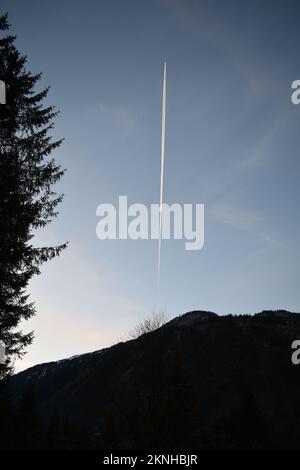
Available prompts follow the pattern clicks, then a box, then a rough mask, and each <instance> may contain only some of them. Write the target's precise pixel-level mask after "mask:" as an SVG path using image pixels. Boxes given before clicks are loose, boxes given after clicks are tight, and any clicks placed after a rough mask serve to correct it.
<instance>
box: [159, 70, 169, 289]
mask: <svg viewBox="0 0 300 470" xmlns="http://www.w3.org/2000/svg"><path fill="white" fill-rule="evenodd" d="M166 95H167V63H166V62H165V63H164V83H163V97H162V120H161V167H160V200H159V238H158V266H157V279H158V281H159V276H160V252H161V238H162V215H163V211H162V209H163V196H164V165H165V139H166V103H167V96H166Z"/></svg>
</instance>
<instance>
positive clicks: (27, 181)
mask: <svg viewBox="0 0 300 470" xmlns="http://www.w3.org/2000/svg"><path fill="white" fill-rule="evenodd" d="M8 29H9V24H8V21H7V15H0V80H1V81H2V82H4V84H5V88H6V103H5V104H0V340H1V341H3V342H4V343H5V345H6V363H5V364H0V379H1V378H3V377H5V376H6V375H7V374H9V373H10V372H11V370H12V365H13V359H14V358H15V357H20V356H22V354H24V352H25V349H26V347H27V346H28V345H29V344H30V343H31V342H32V339H33V334H32V333H29V334H24V333H23V332H22V331H20V330H18V326H19V324H20V322H21V321H22V320H27V319H29V318H30V317H32V316H33V315H34V314H35V307H34V304H33V303H32V302H31V301H30V299H29V295H28V292H27V287H28V282H29V281H30V279H31V278H32V276H34V275H37V274H39V273H40V266H41V264H42V263H43V262H45V261H47V260H49V259H51V258H53V257H55V256H57V255H59V254H60V253H61V251H62V249H63V248H65V246H66V244H61V245H58V246H46V247H37V246H35V244H34V242H33V236H34V232H35V230H36V229H39V228H42V227H45V226H46V225H47V224H48V223H49V222H50V221H51V220H52V218H53V217H55V216H56V215H57V212H56V209H57V205H58V204H59V203H60V202H61V200H62V195H61V194H57V193H56V192H55V191H54V190H53V185H54V184H55V183H56V182H58V181H59V180H60V178H61V177H62V175H63V174H64V170H62V169H61V167H60V166H59V165H57V164H56V163H55V161H54V159H53V158H51V154H52V152H53V150H55V149H56V148H57V147H59V145H60V144H61V142H62V140H56V141H55V140H53V138H52V137H51V129H52V128H53V120H54V118H55V117H56V115H57V112H56V111H55V109H54V107H52V106H45V105H44V104H43V102H44V100H45V98H46V96H47V93H48V88H47V89H44V90H43V91H39V92H37V91H35V88H36V85H37V83H38V81H39V79H40V77H41V74H36V75H34V74H32V73H31V72H29V71H28V70H27V69H26V57H24V56H22V55H21V54H20V52H19V51H18V50H17V48H16V46H15V40H16V37H15V36H12V35H10V34H9V33H8V31H7V30H8Z"/></svg>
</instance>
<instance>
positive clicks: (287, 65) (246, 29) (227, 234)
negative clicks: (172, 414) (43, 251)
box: [1, 0, 300, 370]
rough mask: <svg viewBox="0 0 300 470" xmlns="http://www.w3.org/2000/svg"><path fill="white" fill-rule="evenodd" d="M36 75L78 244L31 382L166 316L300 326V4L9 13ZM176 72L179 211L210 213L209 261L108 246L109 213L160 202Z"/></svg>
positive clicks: (50, 303) (53, 296)
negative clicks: (299, 96) (200, 208)
mask: <svg viewBox="0 0 300 470" xmlns="http://www.w3.org/2000/svg"><path fill="white" fill-rule="evenodd" d="M1 3H2V8H3V9H4V11H8V13H9V20H10V22H11V23H12V25H13V26H12V30H11V31H12V32H13V33H15V34H17V36H18V38H17V47H18V48H19V49H20V50H21V51H22V52H23V53H25V54H27V55H28V68H29V69H30V70H31V71H32V72H34V73H35V72H39V71H42V72H43V80H42V82H41V83H40V87H43V86H46V85H48V84H50V85H51V90H50V93H49V97H48V102H49V103H50V104H54V105H55V106H56V107H57V108H58V109H59V110H60V111H61V114H60V116H59V118H58V119H57V121H56V128H55V136H57V137H60V136H64V137H65V139H66V140H65V142H64V144H63V146H62V147H61V148H60V149H59V150H57V151H56V152H55V155H54V156H55V158H56V159H57V160H58V161H59V162H61V164H62V165H63V166H64V167H66V168H67V173H66V175H65V177H64V178H63V180H62V181H61V183H60V184H59V185H58V186H57V190H60V191H62V192H64V193H65V199H64V202H63V204H62V205H61V206H60V215H59V217H58V218H57V219H56V220H55V221H54V222H53V223H52V224H51V225H50V226H48V227H47V228H46V229H45V230H43V231H42V232H41V233H39V234H38V235H37V243H60V242H63V241H65V240H68V241H69V248H68V249H67V250H66V251H65V252H64V253H63V254H62V256H61V257H60V258H59V259H56V260H54V261H51V262H49V263H48V264H47V265H45V266H44V267H43V269H42V274H41V276H39V277H38V278H35V279H34V280H33V281H32V283H31V286H30V290H31V293H32V300H34V301H36V307H37V316H36V318H35V319H33V320H32V321H30V322H27V323H26V324H25V325H23V328H24V330H26V331H27V330H30V329H34V330H35V341H34V344H33V345H32V346H31V347H30V348H29V352H28V354H27V356H26V357H25V358H24V360H23V361H22V363H20V362H18V363H17V370H20V369H23V368H26V367H28V366H31V365H33V364H36V363H40V362H45V361H50V360H57V359H61V358H63V357H66V356H70V355H73V354H79V353H84V352H87V351H92V350H95V349H100V348H102V347H105V346H109V345H111V344H112V343H115V342H116V341H118V338H120V337H121V336H122V334H124V333H125V332H126V331H128V330H130V329H131V328H132V327H133V326H134V325H135V324H136V322H137V321H138V320H139V319H141V318H143V316H145V315H146V314H147V313H149V312H151V310H152V309H154V308H158V307H160V306H164V307H165V308H166V309H167V311H168V312H169V314H170V317H173V316H176V315H178V314H180V313H184V312H186V311H188V310H194V309H205V310H212V311H215V312H217V313H219V314H226V313H254V312H257V311H261V310H263V309H272V308H285V309H289V310H292V311H299V310H300V309H299V304H300V289H299V284H298V281H299V274H300V273H299V269H300V268H299V266H300V263H299V261H300V259H299V258H300V256H299V239H300V237H299V235H300V233H299V232H300V222H299V216H298V214H299V207H298V206H299V195H300V187H299V184H298V182H299V170H300V165H299V144H300V132H299V129H300V105H299V106H295V105H293V104H292V103H291V83H292V81H294V80H296V79H300V58H299V51H298V44H299V41H300V29H299V17H300V3H299V2H298V1H283V0H281V1H277V0H264V1H261V0H257V1H251V2H249V1H248V0H247V1H245V0H235V1H230V0H226V2H224V1H221V0H219V1H213V0H206V1H204V0H198V1H188V0H185V1H183V0H152V1H151V2H150V1H147V0H139V1H137V0H136V1H135V0H126V1H124V0H123V1H121V0H119V1H117V0H105V1H103V0H100V1H96V0H86V1H84V2H79V1H70V0H69V1H66V0H63V1H62V0H60V1H58V0H54V1H51V2H41V1H37V0H28V1H26V2H24V1H23V2H22V1H14V0H13V1H12V0H9V1H8V0H3V1H2V2H1ZM164 60H166V61H167V63H168V96H167V139H166V156H165V165H166V166H165V202H168V203H174V202H179V203H204V204H205V246H204V249H203V250H202V251H198V252H188V251H185V250H184V241H168V242H166V241H165V242H163V245H162V269H161V294H160V298H158V296H157V290H156V268H157V264H156V263H157V242H155V241H99V240H98V239H97V238H96V232H95V229H96V223H97V218H96V215H95V212H96V207H97V206H98V204H100V203H102V202H108V203H116V202H117V200H118V196H119V195H123V194H126V195H127V196H128V199H129V203H134V202H140V203H145V204H147V205H148V204H151V203H157V202H158V200H159V176H160V126H161V93H162V70H163V62H164Z"/></svg>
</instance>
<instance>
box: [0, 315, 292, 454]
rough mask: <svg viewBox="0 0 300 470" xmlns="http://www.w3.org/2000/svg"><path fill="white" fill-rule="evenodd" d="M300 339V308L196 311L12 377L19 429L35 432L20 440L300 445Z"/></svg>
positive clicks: (89, 444) (43, 443) (73, 444)
mask: <svg viewBox="0 0 300 470" xmlns="http://www.w3.org/2000/svg"><path fill="white" fill-rule="evenodd" d="M297 339H300V315H299V314H297V313H290V312H287V311H263V312H261V313H258V314H256V315H253V316H250V315H238V316H232V315H227V316H218V315H217V314H215V313H211V312H202V311H194V312H190V313H187V314H185V315H182V316H179V317H177V318H175V319H173V320H172V321H170V322H169V323H167V324H166V325H164V326H163V327H161V328H159V329H158V330H156V331H153V332H151V333H148V334H145V335H143V336H141V337H140V338H138V339H136V340H132V341H127V342H125V343H119V344H117V345H115V346H112V347H111V348H107V349H102V350H100V351H95V352H93V353H89V354H83V355H80V356H75V357H72V358H69V359H65V360H62V361H58V362H50V363H47V364H40V365H37V366H35V367H32V368H30V369H27V370H25V371H23V372H21V373H19V374H17V375H15V376H13V378H12V379H11V384H10V393H9V395H10V400H11V408H12V409H14V410H15V411H14V418H13V419H14V420H15V421H16V422H17V425H16V426H15V427H14V428H15V429H22V430H23V431H22V432H23V434H22V435H24V432H26V430H27V429H28V428H29V427H30V430H31V433H32V435H31V438H29V441H28V442H27V444H24V440H23V438H21V437H20V436H19V438H17V437H16V438H15V440H14V442H15V444H14V445H15V446H18V445H20V442H22V444H21V446H25V447H26V446H29V447H30V446H37V447H50V448H53V447H54V448H81V447H83V448H98V449H103V448H111V449H145V448H147V449H150V448H152V449H167V448H168V449H180V448H185V449H186V448H191V449H200V448H245V447H246V448H266V447H271V448H286V447H290V448H295V447H297V448H299V447H300V439H299V438H300V365H299V366H297V365H294V364H293V363H292V360H291V356H292V353H293V350H292V348H291V345H292V343H293V341H294V340H297ZM26 420H27V421H26ZM26 423H27V424H26ZM20 432H21V431H20ZM37 436H38V438H37ZM30 439H31V441H30Z"/></svg>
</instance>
